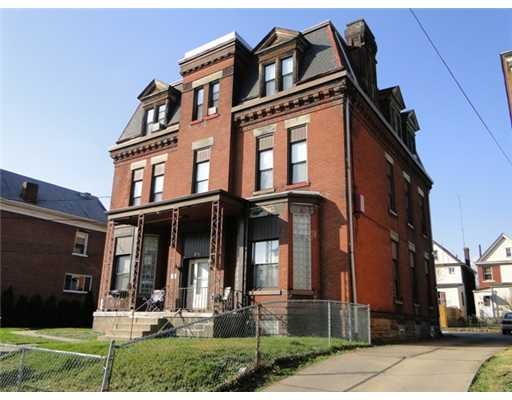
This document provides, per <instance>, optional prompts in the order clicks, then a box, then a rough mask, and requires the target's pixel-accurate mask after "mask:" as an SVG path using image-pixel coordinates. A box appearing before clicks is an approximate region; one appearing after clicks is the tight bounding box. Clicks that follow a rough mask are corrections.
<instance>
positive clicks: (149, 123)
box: [145, 108, 155, 135]
mask: <svg viewBox="0 0 512 400" xmlns="http://www.w3.org/2000/svg"><path fill="white" fill-rule="evenodd" d="M154 122H155V109H154V108H150V109H149V110H147V111H146V132H145V133H146V135H147V134H149V133H151V132H152V131H153V123H154Z"/></svg>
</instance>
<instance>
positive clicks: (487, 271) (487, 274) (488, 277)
mask: <svg viewBox="0 0 512 400" xmlns="http://www.w3.org/2000/svg"><path fill="white" fill-rule="evenodd" d="M482 273H483V277H484V281H492V267H490V266H485V267H483V268H482Z"/></svg>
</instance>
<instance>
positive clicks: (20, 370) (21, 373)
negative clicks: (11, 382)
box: [16, 347, 25, 392]
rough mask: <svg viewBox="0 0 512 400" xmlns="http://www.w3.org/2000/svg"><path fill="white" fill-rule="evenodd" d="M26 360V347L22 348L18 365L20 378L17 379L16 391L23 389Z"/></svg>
mask: <svg viewBox="0 0 512 400" xmlns="http://www.w3.org/2000/svg"><path fill="white" fill-rule="evenodd" d="M24 361H25V348H24V347H22V348H21V355H20V365H19V367H18V378H17V380H16V391H18V392H20V391H21V383H22V382H23V362H24Z"/></svg>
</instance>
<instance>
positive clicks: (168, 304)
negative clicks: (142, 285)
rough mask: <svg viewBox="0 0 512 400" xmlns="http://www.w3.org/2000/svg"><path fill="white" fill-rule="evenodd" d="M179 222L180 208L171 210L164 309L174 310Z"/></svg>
mask: <svg viewBox="0 0 512 400" xmlns="http://www.w3.org/2000/svg"><path fill="white" fill-rule="evenodd" d="M179 222H180V209H179V208H173V209H172V210H171V235H170V239H169V255H168V258H167V279H166V281H165V309H166V310H174V309H175V308H176V299H177V298H178V296H179V295H180V293H179V283H180V279H179V278H180V277H179V270H178V251H177V248H178V227H179Z"/></svg>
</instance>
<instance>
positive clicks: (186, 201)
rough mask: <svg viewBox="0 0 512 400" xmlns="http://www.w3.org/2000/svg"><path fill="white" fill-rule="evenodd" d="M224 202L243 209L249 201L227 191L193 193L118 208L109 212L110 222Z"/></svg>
mask: <svg viewBox="0 0 512 400" xmlns="http://www.w3.org/2000/svg"><path fill="white" fill-rule="evenodd" d="M214 201H222V202H224V203H225V204H227V205H229V206H233V207H236V208H238V209H242V208H244V207H245V205H246V203H247V200H245V199H243V198H241V197H237V196H234V195H232V194H231V193H228V192H226V191H225V190H222V189H219V190H212V191H209V192H205V193H193V194H189V195H186V196H179V197H175V198H173V199H170V200H164V201H159V202H154V203H148V204H143V205H140V206H135V207H125V208H118V209H115V210H110V211H108V212H107V215H108V220H109V221H110V220H118V219H123V218H129V217H135V216H137V215H139V214H158V213H160V212H163V211H169V210H172V209H176V208H181V207H190V206H195V205H200V204H206V203H211V202H214Z"/></svg>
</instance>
